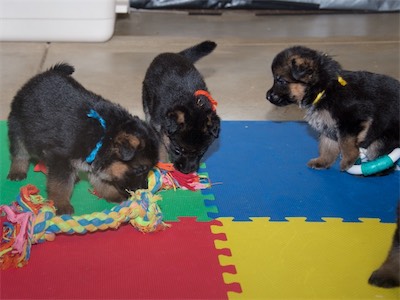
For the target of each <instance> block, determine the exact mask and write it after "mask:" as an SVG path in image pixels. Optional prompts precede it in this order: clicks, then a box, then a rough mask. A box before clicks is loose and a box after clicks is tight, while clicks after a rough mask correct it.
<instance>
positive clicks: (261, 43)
mask: <svg viewBox="0 0 400 300" xmlns="http://www.w3.org/2000/svg"><path fill="white" fill-rule="evenodd" d="M399 21H400V18H399V14H398V13H382V14H321V15H318V14H313V15H265V16H256V15H255V13H254V12H250V11H226V12H223V14H222V15H215V16H213V15H189V14H188V13H187V12H183V11H182V12H170V11H133V12H132V13H131V14H130V15H125V16H120V17H118V19H117V21H116V26H115V35H114V37H113V38H112V39H111V40H109V41H108V42H106V43H25V42H23V43H8V42H7V43H6V42H3V43H0V63H1V67H0V120H4V119H6V118H7V115H8V113H9V105H10V102H11V100H12V98H13V96H14V95H15V93H16V92H17V90H18V89H19V88H20V87H21V85H22V84H24V83H25V81H26V80H27V79H29V78H30V77H31V76H33V75H34V74H36V73H37V72H40V71H42V70H45V69H47V68H48V67H49V66H51V65H53V64H55V63H57V62H60V61H64V62H68V63H71V64H73V65H74V66H75V67H76V72H75V74H74V76H75V78H76V79H77V80H78V81H80V82H81V83H82V84H83V85H84V86H85V87H86V88H87V89H90V90H92V91H94V92H96V93H98V94H101V95H102V96H103V97H105V98H107V99H109V100H112V101H114V102H118V103H120V104H122V105H123V106H125V107H127V108H128V109H129V110H130V111H131V112H132V113H133V114H135V115H138V116H139V117H143V116H144V114H143V111H142V105H141V83H142V80H143V77H144V74H145V71H146V69H147V67H148V65H149V64H150V62H151V61H152V59H153V58H154V57H155V56H156V55H157V54H159V53H161V52H175V51H179V50H182V49H184V48H186V47H189V46H192V45H194V44H196V43H198V42H201V41H203V40H206V39H210V40H214V41H215V42H217V44H218V47H217V48H216V50H215V51H214V52H213V53H212V54H211V55H209V56H207V57H205V58H203V59H202V60H200V61H199V62H198V63H197V67H198V69H199V70H200V72H201V73H202V74H203V75H204V77H205V80H206V82H207V85H208V88H209V90H210V91H211V93H212V94H213V97H214V98H215V99H217V100H218V102H219V106H218V112H219V114H220V116H221V118H222V119H223V120H300V119H302V118H303V112H302V111H300V110H299V109H298V108H297V107H295V106H291V107H284V108H278V107H275V106H273V105H271V104H270V103H268V102H267V101H266V100H265V93H266V90H267V89H268V88H269V87H270V86H271V84H272V76H271V72H270V65H271V62H272V59H273V58H274V56H275V54H276V53H278V52H279V51H281V50H282V49H284V48H285V47H288V46H290V45H295V44H302V45H306V46H309V47H312V48H315V49H318V50H321V51H325V52H327V53H329V54H331V55H334V56H335V58H336V59H337V60H338V61H339V62H341V64H342V66H343V67H345V68H346V69H350V70H361V69H363V70H368V71H372V72H379V73H384V74H387V75H391V76H394V77H395V78H397V79H400V70H399V66H400V58H399V54H400V32H399Z"/></svg>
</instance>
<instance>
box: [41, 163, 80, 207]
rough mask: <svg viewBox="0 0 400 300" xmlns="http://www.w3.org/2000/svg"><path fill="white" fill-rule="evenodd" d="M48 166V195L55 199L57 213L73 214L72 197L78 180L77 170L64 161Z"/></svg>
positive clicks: (50, 198)
mask: <svg viewBox="0 0 400 300" xmlns="http://www.w3.org/2000/svg"><path fill="white" fill-rule="evenodd" d="M47 168H48V175H47V194H48V196H47V197H48V199H49V200H53V201H54V206H55V207H56V213H57V215H64V214H73V213H74V208H73V207H72V205H71V203H70V198H71V194H72V190H73V188H74V184H75V180H76V172H75V170H74V169H73V168H72V166H70V165H69V164H67V163H62V162H57V163H53V164H47Z"/></svg>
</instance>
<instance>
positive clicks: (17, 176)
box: [7, 172, 26, 181]
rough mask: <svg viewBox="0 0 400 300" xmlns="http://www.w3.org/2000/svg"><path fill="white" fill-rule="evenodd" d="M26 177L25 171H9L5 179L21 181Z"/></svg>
mask: <svg viewBox="0 0 400 300" xmlns="http://www.w3.org/2000/svg"><path fill="white" fill-rule="evenodd" d="M25 178H26V173H25V172H10V173H8V175H7V179H9V180H11V181H21V180H24V179H25Z"/></svg>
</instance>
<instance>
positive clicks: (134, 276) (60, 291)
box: [0, 218, 229, 299]
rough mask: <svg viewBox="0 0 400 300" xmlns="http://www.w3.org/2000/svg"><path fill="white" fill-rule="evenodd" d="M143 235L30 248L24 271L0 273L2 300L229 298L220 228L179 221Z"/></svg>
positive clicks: (125, 232)
mask: <svg viewBox="0 0 400 300" xmlns="http://www.w3.org/2000/svg"><path fill="white" fill-rule="evenodd" d="M171 224H172V228H170V229H168V230H166V231H164V232H158V233H153V234H142V233H139V232H137V231H136V230H135V229H133V227H131V226H130V225H125V226H123V227H121V228H119V229H118V230H115V231H106V232H97V233H92V234H86V235H85V236H77V235H74V236H66V235H60V236H57V237H56V239H55V241H53V242H46V243H44V244H39V245H34V246H33V247H32V253H31V259H30V261H29V263H28V265H26V266H25V267H23V268H20V269H13V270H7V271H2V272H1V274H0V275H1V286H0V298H1V299H21V298H22V299H27V298H30V299H61V298H63V299H194V298H196V299H227V292H228V290H229V285H226V284H225V283H224V281H223V277H222V273H223V272H224V271H225V270H224V267H221V266H220V264H219V260H218V255H219V254H220V250H217V249H215V245H214V240H215V235H214V234H213V233H211V230H210V226H211V225H216V224H217V225H218V224H219V223H218V221H213V222H196V221H195V219H194V218H182V219H180V222H174V223H171Z"/></svg>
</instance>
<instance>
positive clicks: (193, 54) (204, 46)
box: [179, 41, 217, 63]
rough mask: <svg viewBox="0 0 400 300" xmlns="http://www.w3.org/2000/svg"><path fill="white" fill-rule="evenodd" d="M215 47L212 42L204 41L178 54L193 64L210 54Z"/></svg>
mask: <svg viewBox="0 0 400 300" xmlns="http://www.w3.org/2000/svg"><path fill="white" fill-rule="evenodd" d="M215 47H217V44H216V43H214V42H213V41H204V42H202V43H200V44H197V45H195V46H193V47H190V48H187V49H185V50H183V51H181V52H179V54H180V55H182V56H184V57H186V58H187V59H189V60H190V61H191V62H192V63H195V62H196V61H198V60H199V59H200V58H202V57H204V56H206V55H208V54H210V53H211V52H212V51H213V50H214V49H215Z"/></svg>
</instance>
